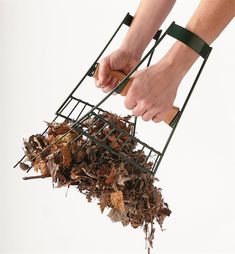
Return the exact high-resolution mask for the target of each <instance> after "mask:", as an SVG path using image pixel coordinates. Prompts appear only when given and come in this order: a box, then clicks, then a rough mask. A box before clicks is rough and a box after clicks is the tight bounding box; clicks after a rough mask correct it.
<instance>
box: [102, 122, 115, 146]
mask: <svg viewBox="0 0 235 254" xmlns="http://www.w3.org/2000/svg"><path fill="white" fill-rule="evenodd" d="M106 126H107V125H106ZM106 126H105V127H106ZM105 127H102V128H101V129H102V130H103V129H104V128H105ZM114 131H115V128H113V129H112V130H111V131H110V132H109V133H108V134H107V135H106V136H105V137H104V138H103V139H102V142H104V141H105V140H106V139H107V138H108V136H110V134H112V133H113V132H114Z"/></svg>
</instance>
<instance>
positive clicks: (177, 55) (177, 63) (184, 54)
mask: <svg viewBox="0 0 235 254" xmlns="http://www.w3.org/2000/svg"><path fill="white" fill-rule="evenodd" d="M198 57H199V55H198V54H197V53H196V52H195V51H194V50H193V49H191V48H190V47H188V46H187V45H185V44H184V43H182V42H180V41H177V42H175V44H174V45H173V46H172V47H171V49H170V50H169V51H168V52H167V54H166V55H165V56H164V57H163V58H164V60H165V61H167V62H168V64H169V65H170V66H171V67H172V69H173V70H174V71H175V72H177V73H178V74H179V76H181V78H183V77H184V76H185V74H186V73H187V72H188V71H189V69H190V68H191V67H192V65H193V64H194V63H195V61H196V60H197V58H198Z"/></svg>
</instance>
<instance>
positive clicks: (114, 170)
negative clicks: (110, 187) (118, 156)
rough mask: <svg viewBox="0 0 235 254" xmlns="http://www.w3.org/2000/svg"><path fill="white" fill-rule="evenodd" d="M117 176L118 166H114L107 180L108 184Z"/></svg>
mask: <svg viewBox="0 0 235 254" xmlns="http://www.w3.org/2000/svg"><path fill="white" fill-rule="evenodd" d="M115 178H116V168H115V167H114V166H112V168H111V170H110V174H109V176H108V178H107V179H106V180H105V183H106V184H112V183H113V182H114V180H115Z"/></svg>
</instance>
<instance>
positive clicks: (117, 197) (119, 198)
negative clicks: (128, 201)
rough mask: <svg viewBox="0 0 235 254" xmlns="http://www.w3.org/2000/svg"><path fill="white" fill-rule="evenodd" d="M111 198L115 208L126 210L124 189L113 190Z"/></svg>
mask: <svg viewBox="0 0 235 254" xmlns="http://www.w3.org/2000/svg"><path fill="white" fill-rule="evenodd" d="M110 200H111V203H112V205H113V207H114V208H116V209H117V210H119V211H121V212H124V211H125V204H124V200H123V194H122V191H115V192H112V193H111V195H110Z"/></svg>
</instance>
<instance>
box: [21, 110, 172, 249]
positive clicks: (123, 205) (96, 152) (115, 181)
mask: <svg viewBox="0 0 235 254" xmlns="http://www.w3.org/2000/svg"><path fill="white" fill-rule="evenodd" d="M102 117H103V118H104V119H106V120H107V121H109V122H111V123H112V124H115V125H117V126H118V127H119V128H121V129H123V130H125V131H126V132H128V133H130V132H131V127H132V124H131V123H130V122H128V117H126V118H123V117H120V116H117V115H114V114H111V113H102ZM94 123H95V124H94ZM71 125H72V123H69V122H66V121H65V122H62V123H55V122H53V123H48V129H47V132H46V133H45V134H44V135H40V134H37V135H32V136H30V137H29V139H28V140H25V141H24V150H25V155H26V159H25V161H24V162H21V163H20V167H21V169H23V170H26V171H28V170H29V169H30V168H31V167H33V168H34V170H35V171H36V172H39V173H40V176H35V177H25V179H32V178H38V177H42V178H44V177H52V180H53V183H54V184H55V185H56V187H64V186H72V185H73V186H76V187H77V189H78V190H79V191H80V192H81V193H83V194H84V195H85V196H86V198H87V200H88V201H89V202H91V201H92V200H94V199H95V200H98V204H99V207H100V210H101V212H103V211H104V209H105V208H108V209H109V210H110V211H109V213H108V216H109V217H110V218H111V220H112V221H113V222H118V221H119V222H121V223H122V224H123V225H124V226H126V225H128V224H130V225H131V226H132V227H134V228H137V227H141V226H143V228H144V231H145V233H146V240H147V241H148V243H149V244H150V246H152V240H153V237H154V227H153V225H154V222H155V221H157V222H158V224H159V225H160V226H161V227H162V224H163V221H164V219H165V217H166V216H169V215H170V213H171V211H170V210H169V209H168V206H167V204H166V203H165V202H164V200H163V198H162V195H161V191H160V189H159V188H157V187H156V186H154V181H155V180H156V179H155V178H154V177H153V176H150V174H148V173H146V172H144V171H140V170H139V169H137V168H135V167H134V166H133V165H131V164H130V163H127V162H126V161H125V160H123V159H122V158H120V156H117V155H115V154H113V153H111V152H110V151H108V150H107V149H105V148H103V147H101V146H99V145H97V144H96V143H95V142H94V141H92V140H91V139H89V138H87V137H86V136H84V135H82V134H81V132H80V131H79V129H80V130H89V134H91V135H92V134H94V133H97V129H100V130H101V131H100V132H99V139H100V140H103V142H105V143H106V144H107V145H108V146H110V147H112V148H113V149H116V151H118V149H119V148H120V146H121V145H122V143H123V142H125V141H126V138H125V135H123V138H119V139H118V140H117V137H116V134H115V132H113V133H112V135H109V136H108V137H107V138H105V136H106V135H107V132H108V131H109V129H110V128H111V126H109V124H106V127H105V128H103V129H102V128H101V126H99V121H97V119H96V117H94V116H91V117H90V118H88V119H86V121H84V122H83V123H82V125H80V126H79V128H71ZM89 127H91V128H89ZM127 145H129V146H126V147H127V149H125V150H124V151H122V153H123V152H124V153H126V154H127V155H128V156H129V157H131V156H137V157H139V158H140V160H142V161H144V158H145V157H146V156H145V155H144V154H143V152H142V153H139V152H138V150H137V151H136V149H135V144H134V143H130V144H127ZM148 225H150V227H149V226H148Z"/></svg>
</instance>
